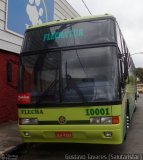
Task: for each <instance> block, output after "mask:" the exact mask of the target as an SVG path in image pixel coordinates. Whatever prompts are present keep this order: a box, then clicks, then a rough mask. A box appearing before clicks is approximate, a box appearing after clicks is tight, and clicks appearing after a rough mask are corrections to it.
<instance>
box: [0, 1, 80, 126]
mask: <svg viewBox="0 0 143 160" xmlns="http://www.w3.org/2000/svg"><path fill="white" fill-rule="evenodd" d="M16 1H17V2H18V3H16ZM40 1H41V0H24V1H23V2H24V3H27V4H26V5H27V6H26V12H27V13H29V15H30V12H28V11H33V13H35V15H34V17H36V15H37V13H38V17H40V16H42V15H43V11H44V10H42V7H41V8H39V10H37V8H38V7H40ZM48 1H50V3H51V2H52V1H54V0H47V2H48ZM11 2H12V5H13V6H9V5H10V4H11ZM14 3H15V4H16V5H19V3H20V1H19V0H0V74H1V78H0V123H3V122H6V121H9V120H17V106H16V104H17V83H18V63H19V53H20V50H21V46H22V41H23V36H22V35H20V34H18V33H16V32H13V31H12V30H9V28H8V27H9V26H10V27H11V28H12V27H13V28H16V29H17V30H18V29H19V28H18V27H17V26H18V24H19V23H22V22H23V21H24V19H25V14H23V15H22V14H21V12H19V13H16V12H17V11H18V9H17V7H18V8H20V6H16V5H14ZM53 4H54V7H53V9H51V8H50V9H51V10H52V11H53V20H58V19H65V18H66V19H68V18H72V17H77V16H79V14H78V13H77V12H76V11H75V10H74V9H73V8H72V7H71V6H70V4H69V3H68V2H67V1H66V0H55V1H54V2H53ZM28 7H31V8H30V10H29V8H28ZM44 7H45V5H44ZM14 8H15V10H14V12H12V9H14ZM48 10H49V8H48ZM34 11H35V12H34ZM10 12H11V13H15V15H18V14H21V17H20V18H21V19H20V22H17V23H15V22H14V21H12V20H11V13H10ZM33 13H31V16H33ZM22 16H23V17H22ZM13 18H15V17H14V16H13ZM14 20H15V19H14ZM29 20H31V21H32V18H31V17H30V16H29ZM38 20H39V21H40V20H41V21H42V18H41V19H40V18H39V19H38ZM32 22H33V23H34V22H36V21H35V19H34V20H33V21H32Z"/></svg>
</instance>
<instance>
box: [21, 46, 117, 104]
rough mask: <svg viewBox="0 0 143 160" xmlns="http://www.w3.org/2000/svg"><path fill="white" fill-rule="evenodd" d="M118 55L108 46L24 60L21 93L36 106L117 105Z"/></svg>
mask: <svg viewBox="0 0 143 160" xmlns="http://www.w3.org/2000/svg"><path fill="white" fill-rule="evenodd" d="M116 52H117V51H116V47H111V46H108V47H96V48H86V49H72V50H68V51H67V50H63V51H55V52H46V51H45V52H43V53H42V54H41V53H40V54H38V53H37V54H33V55H26V56H22V57H21V62H22V65H21V67H22V69H21V72H22V74H21V75H22V77H21V79H22V81H23V83H22V84H23V86H22V87H21V92H23V93H27V92H28V93H30V94H31V103H33V104H35V103H41V104H48V103H56V104H57V103H84V102H103V101H106V102H107V101H116V100H117V99H119V94H118V92H119V90H118V67H117V66H118V65H117V55H116V54H115V53H116Z"/></svg>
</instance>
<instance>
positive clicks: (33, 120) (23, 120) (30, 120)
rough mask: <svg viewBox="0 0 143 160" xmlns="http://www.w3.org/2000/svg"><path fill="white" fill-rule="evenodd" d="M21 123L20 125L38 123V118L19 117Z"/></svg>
mask: <svg viewBox="0 0 143 160" xmlns="http://www.w3.org/2000/svg"><path fill="white" fill-rule="evenodd" d="M19 124H20V125H34V124H35V125H36V124H38V119H37V118H20V119H19Z"/></svg>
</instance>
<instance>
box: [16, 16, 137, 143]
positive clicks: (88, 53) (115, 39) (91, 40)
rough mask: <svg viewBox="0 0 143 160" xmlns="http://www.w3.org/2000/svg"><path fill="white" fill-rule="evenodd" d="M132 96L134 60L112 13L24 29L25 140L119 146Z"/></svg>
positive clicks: (21, 105) (21, 96)
mask: <svg viewBox="0 0 143 160" xmlns="http://www.w3.org/2000/svg"><path fill="white" fill-rule="evenodd" d="M135 100H136V77H135V67H134V63H133V61H132V58H131V56H130V53H129V50H128V48H127V46H126V43H125V40H124V38H123V35H122V33H121V31H120V29H119V26H118V24H117V22H116V19H115V17H113V16H112V15H101V16H90V17H79V18H74V19H73V18H72V19H68V20H58V21H53V22H48V23H45V24H42V25H37V26H33V27H29V28H28V29H27V30H26V33H25V38H24V42H23V47H22V51H21V54H20V69H19V93H18V115H19V130H20V134H21V136H22V137H23V140H24V142H56V143H62V142H63V143H96V144H121V143H122V142H123V141H124V139H125V137H126V135H127V129H128V128H129V125H130V120H131V117H132V115H133V112H134V110H135Z"/></svg>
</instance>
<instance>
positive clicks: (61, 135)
mask: <svg viewBox="0 0 143 160" xmlns="http://www.w3.org/2000/svg"><path fill="white" fill-rule="evenodd" d="M55 136H56V138H71V137H72V132H56V133H55Z"/></svg>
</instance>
